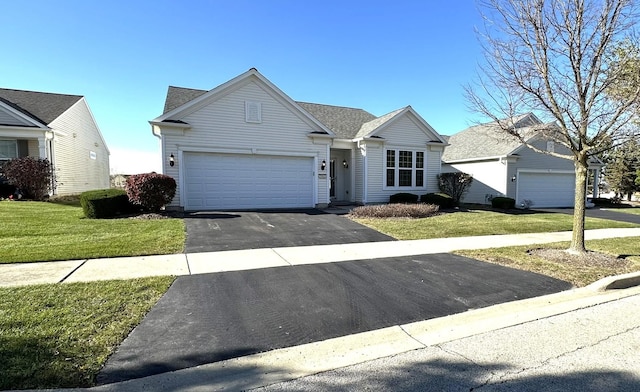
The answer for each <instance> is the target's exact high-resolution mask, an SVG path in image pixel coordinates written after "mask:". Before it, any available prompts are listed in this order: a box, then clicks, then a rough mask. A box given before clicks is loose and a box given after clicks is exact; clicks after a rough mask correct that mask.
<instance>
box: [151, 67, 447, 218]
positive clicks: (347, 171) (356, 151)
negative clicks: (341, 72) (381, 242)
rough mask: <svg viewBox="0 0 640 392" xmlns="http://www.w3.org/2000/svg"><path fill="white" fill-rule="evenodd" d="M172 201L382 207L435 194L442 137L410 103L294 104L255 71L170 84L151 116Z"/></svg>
mask: <svg viewBox="0 0 640 392" xmlns="http://www.w3.org/2000/svg"><path fill="white" fill-rule="evenodd" d="M150 123H151V125H152V132H153V134H154V135H156V136H158V137H160V139H161V146H162V147H161V148H162V157H163V158H162V159H163V162H162V164H163V172H164V174H167V175H169V176H171V177H173V178H175V179H176V182H177V183H178V191H177V192H176V196H175V198H174V200H173V203H172V205H171V206H172V207H178V208H184V209H186V210H216V209H251V208H290V207H316V206H326V205H328V204H330V203H332V202H333V203H339V202H350V203H362V204H366V203H381V202H388V201H389V196H390V195H392V194H394V193H398V192H412V193H415V194H425V193H429V192H437V182H436V176H437V174H439V173H440V168H441V155H442V152H443V150H444V147H445V145H446V142H445V140H444V139H443V138H442V137H441V136H440V135H439V134H438V133H437V132H436V131H435V130H434V129H433V128H432V127H431V126H430V125H429V124H427V122H426V121H424V120H423V119H422V117H420V115H418V113H416V112H415V111H414V110H413V109H412V108H411V107H410V106H407V107H405V108H402V109H399V110H396V111H393V112H391V113H389V114H386V115H384V116H382V117H376V116H374V115H372V114H370V113H368V112H366V111H364V110H361V109H353V108H344V107H336V106H327V105H318V104H311V103H302V102H295V101H293V100H292V99H291V98H290V97H289V96H288V95H286V94H285V93H284V92H282V91H281V90H280V89H279V88H278V87H276V86H275V85H274V84H273V83H271V82H270V81H269V80H267V79H266V78H265V77H264V76H263V75H261V74H260V73H259V72H258V71H257V70H256V69H253V68H252V69H250V70H249V71H247V72H245V73H243V74H241V75H239V76H237V77H235V78H234V79H232V80H230V81H228V82H226V83H224V84H222V85H220V86H218V87H216V88H214V89H212V90H209V91H205V90H194V89H185V88H179V87H169V90H168V92H167V98H166V102H165V107H164V113H163V114H162V115H161V116H159V117H157V118H155V119H154V120H152V121H150Z"/></svg>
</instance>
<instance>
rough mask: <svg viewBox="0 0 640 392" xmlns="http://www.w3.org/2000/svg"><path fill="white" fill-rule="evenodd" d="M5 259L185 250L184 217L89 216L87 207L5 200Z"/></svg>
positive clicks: (1, 242)
mask: <svg viewBox="0 0 640 392" xmlns="http://www.w3.org/2000/svg"><path fill="white" fill-rule="evenodd" d="M0 221H1V222H2V230H0V263H14V262H33V261H52V260H71V259H85V258H98V257H116V256H142V255H153V254H171V253H180V252H182V251H183V248H184V241H185V229H184V222H183V221H182V220H181V219H156V220H143V219H86V218H84V215H83V213H82V208H80V207H78V206H76V205H65V204H56V203H46V202H30V201H24V202H22V201H21V202H9V201H2V202H0Z"/></svg>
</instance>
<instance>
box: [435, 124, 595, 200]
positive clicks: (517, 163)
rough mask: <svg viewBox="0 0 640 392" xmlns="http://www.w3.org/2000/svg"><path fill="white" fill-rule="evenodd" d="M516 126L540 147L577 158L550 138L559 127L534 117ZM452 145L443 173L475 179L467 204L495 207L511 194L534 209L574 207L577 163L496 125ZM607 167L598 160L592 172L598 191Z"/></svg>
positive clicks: (474, 131) (454, 138)
mask: <svg viewBox="0 0 640 392" xmlns="http://www.w3.org/2000/svg"><path fill="white" fill-rule="evenodd" d="M503 121H504V120H503ZM513 123H514V125H513V126H514V127H515V128H519V129H521V131H522V134H527V135H530V136H529V137H528V139H527V143H529V144H531V145H533V146H535V147H536V148H537V149H539V150H542V151H555V152H556V153H560V154H563V155H571V152H570V151H569V149H568V148H566V147H565V146H563V145H561V144H560V143H557V142H556V141H554V140H553V138H550V137H548V136H546V135H549V134H551V133H552V132H550V131H549V130H550V129H553V126H554V125H553V123H550V124H543V123H542V122H541V121H540V120H539V119H538V118H537V117H536V116H535V115H533V114H531V113H529V114H525V115H522V116H519V117H517V118H514V119H513ZM448 142H449V146H448V147H447V149H446V150H445V153H444V155H443V157H442V160H443V168H442V171H443V172H452V171H459V172H464V173H468V174H471V175H473V183H472V185H471V188H470V190H469V192H468V193H467V194H466V195H465V197H464V198H463V201H464V202H465V203H479V204H490V203H491V198H492V197H495V196H507V197H511V198H513V199H515V200H516V206H517V207H525V206H527V205H528V204H529V202H531V203H532V204H530V205H531V206H532V207H533V208H543V207H572V206H573V205H574V198H575V169H574V164H573V160H568V159H563V158H558V157H554V156H551V155H548V154H544V153H540V152H536V151H534V150H532V149H531V148H529V147H527V146H526V145H524V144H523V143H522V142H521V141H520V140H518V139H517V138H515V137H513V136H510V135H508V134H507V133H505V132H504V131H502V130H500V129H499V128H498V126H497V125H496V124H495V123H488V124H481V125H477V126H473V127H471V128H467V129H466V130H464V131H461V132H459V133H456V134H455V135H452V136H450V137H449V138H448ZM601 168H602V163H600V162H596V161H593V162H592V163H591V164H590V168H589V169H590V170H591V172H590V173H591V175H590V178H589V181H590V182H591V185H595V186H594V189H596V192H597V189H598V183H597V181H598V178H599V174H600V169H601ZM594 196H597V195H594Z"/></svg>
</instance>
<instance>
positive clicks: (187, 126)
mask: <svg viewBox="0 0 640 392" xmlns="http://www.w3.org/2000/svg"><path fill="white" fill-rule="evenodd" d="M149 124H151V126H153V127H158V128H177V129H191V124H187V123H176V122H165V121H149ZM154 133H155V132H154Z"/></svg>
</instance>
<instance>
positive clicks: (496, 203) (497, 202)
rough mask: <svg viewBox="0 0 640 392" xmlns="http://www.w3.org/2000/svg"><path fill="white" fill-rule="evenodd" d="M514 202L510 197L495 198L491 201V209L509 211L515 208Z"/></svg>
mask: <svg viewBox="0 0 640 392" xmlns="http://www.w3.org/2000/svg"><path fill="white" fill-rule="evenodd" d="M515 206H516V201H515V200H514V199H512V198H510V197H502V196H496V197H494V198H493V199H491V207H493V208H501V209H503V210H510V209H512V208H515Z"/></svg>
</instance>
